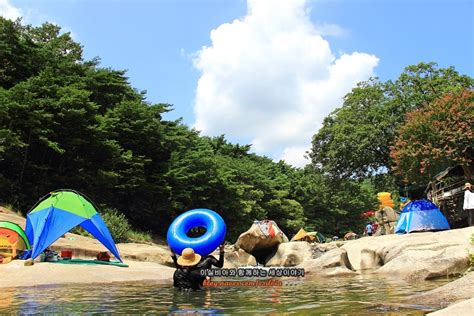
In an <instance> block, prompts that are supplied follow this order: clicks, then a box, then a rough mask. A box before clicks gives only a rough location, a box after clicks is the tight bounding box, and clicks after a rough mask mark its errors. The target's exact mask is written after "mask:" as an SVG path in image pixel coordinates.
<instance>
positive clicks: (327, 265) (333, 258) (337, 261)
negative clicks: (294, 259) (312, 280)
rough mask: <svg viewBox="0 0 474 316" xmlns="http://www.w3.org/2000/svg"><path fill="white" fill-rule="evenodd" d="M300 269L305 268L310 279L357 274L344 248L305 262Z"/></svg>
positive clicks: (335, 249)
mask: <svg viewBox="0 0 474 316" xmlns="http://www.w3.org/2000/svg"><path fill="white" fill-rule="evenodd" d="M298 268H303V269H304V271H305V275H306V276H309V277H318V276H321V277H324V276H346V275H354V274H356V272H355V271H354V269H353V267H352V265H351V263H350V261H349V259H348V257H347V251H346V250H345V249H343V248H334V249H332V250H330V251H328V252H327V253H325V254H324V255H323V256H321V257H319V258H317V259H311V260H306V261H303V263H301V264H300V265H298Z"/></svg>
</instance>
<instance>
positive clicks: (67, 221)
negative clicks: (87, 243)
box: [25, 190, 122, 262]
mask: <svg viewBox="0 0 474 316" xmlns="http://www.w3.org/2000/svg"><path fill="white" fill-rule="evenodd" d="M76 226H80V227H82V228H83V229H85V230H86V231H87V232H89V233H90V234H91V235H92V236H94V237H95V238H96V239H97V240H99V241H100V242H101V243H102V244H103V245H104V246H105V247H106V248H107V249H108V250H109V251H110V252H111V253H112V254H113V255H114V256H115V258H117V259H118V260H120V261H121V262H122V259H121V258H120V254H119V252H118V250H117V247H116V246H115V242H114V240H113V238H112V235H111V234H110V232H109V229H108V228H107V226H106V225H105V222H104V221H103V220H102V218H101V217H100V215H99V213H98V212H97V208H96V207H95V206H94V204H93V203H92V202H91V201H90V200H89V199H88V198H87V197H86V196H84V195H83V194H81V193H79V192H77V191H73V190H58V191H55V192H52V193H49V194H47V195H46V196H44V197H43V198H41V199H40V201H39V202H38V203H36V204H35V206H33V208H32V209H31V211H30V212H29V213H28V215H27V217H26V228H25V233H26V235H27V236H28V239H29V241H30V243H31V244H32V254H31V257H32V258H33V259H34V258H36V257H37V256H38V255H39V254H40V253H42V252H43V251H44V250H45V249H46V248H47V247H49V246H50V245H51V244H52V243H53V242H55V241H56V240H57V239H58V238H59V237H61V236H62V235H64V234H65V233H67V232H68V231H70V230H71V229H72V228H74V227H76Z"/></svg>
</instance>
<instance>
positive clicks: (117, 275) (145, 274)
mask: <svg viewBox="0 0 474 316" xmlns="http://www.w3.org/2000/svg"><path fill="white" fill-rule="evenodd" d="M126 263H127V264H128V265H129V267H128V268H123V267H115V266H106V265H81V264H70V265H64V264H57V263H48V262H40V263H35V265H33V266H24V265H23V264H24V261H22V260H14V261H12V262H11V263H9V264H4V265H0V288H2V287H3V288H5V287H21V286H37V285H51V284H72V283H87V284H90V283H110V282H128V281H144V280H146V281H153V282H157V283H160V284H170V285H172V278H173V272H174V269H173V268H170V267H167V266H164V265H161V264H157V263H153V262H134V261H130V262H126Z"/></svg>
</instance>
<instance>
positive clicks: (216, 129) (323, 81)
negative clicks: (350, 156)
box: [194, 0, 378, 166]
mask: <svg viewBox="0 0 474 316" xmlns="http://www.w3.org/2000/svg"><path fill="white" fill-rule="evenodd" d="M318 25H319V26H318ZM318 25H315V24H314V23H312V22H311V20H310V18H309V15H308V8H307V5H306V1H305V0H295V1H288V0H248V12H247V15H246V16H245V17H243V18H242V19H238V20H234V21H233V22H231V23H226V24H222V25H220V26H219V27H217V28H216V29H214V30H212V31H211V41H212V45H211V46H209V47H203V48H202V49H201V50H200V51H199V52H197V57H196V58H195V60H194V64H195V67H196V68H197V69H198V70H200V71H201V77H200V79H199V81H198V84H197V90H196V98H195V104H194V112H195V115H196V122H195V127H196V128H197V129H198V130H201V131H202V133H203V134H205V135H219V134H226V135H227V136H228V137H229V138H230V139H232V140H234V141H235V140H236V139H238V140H239V141H243V142H251V143H252V144H253V150H255V151H256V152H257V153H259V154H265V155H267V156H271V157H273V158H274V159H276V160H279V159H284V160H285V161H287V162H288V163H291V164H293V165H295V166H303V165H305V164H306V163H308V162H309V161H308V160H306V159H305V158H304V153H305V151H307V150H309V148H310V144H311V137H312V136H313V135H314V134H315V132H316V131H317V130H318V129H319V128H320V126H321V124H322V121H323V119H324V117H325V116H327V115H328V114H329V113H330V112H331V111H333V110H334V109H335V108H336V107H338V106H340V105H341V104H342V98H343V96H344V95H345V94H346V93H347V92H349V91H350V90H351V89H352V88H353V87H354V86H355V84H356V83H357V82H359V81H362V80H366V79H367V78H368V77H370V76H372V75H374V72H373V69H374V67H376V65H377V64H378V58H377V57H376V56H374V55H370V54H366V53H359V52H354V53H350V54H348V53H345V54H342V55H341V56H340V57H339V58H336V57H335V56H334V54H333V53H332V52H331V49H330V47H329V43H328V41H327V40H325V39H324V38H323V37H322V35H323V34H329V33H332V35H341V34H342V33H347V32H346V31H344V30H343V28H341V27H338V26H336V25H333V24H323V25H322V26H321V24H318Z"/></svg>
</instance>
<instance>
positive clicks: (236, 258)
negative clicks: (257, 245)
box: [224, 249, 257, 268]
mask: <svg viewBox="0 0 474 316" xmlns="http://www.w3.org/2000/svg"><path fill="white" fill-rule="evenodd" d="M224 258H225V259H224V268H238V267H245V266H255V265H257V260H255V257H254V256H252V255H251V254H249V253H247V252H246V251H245V250H243V249H237V250H232V251H230V252H226V254H225V257H224Z"/></svg>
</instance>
